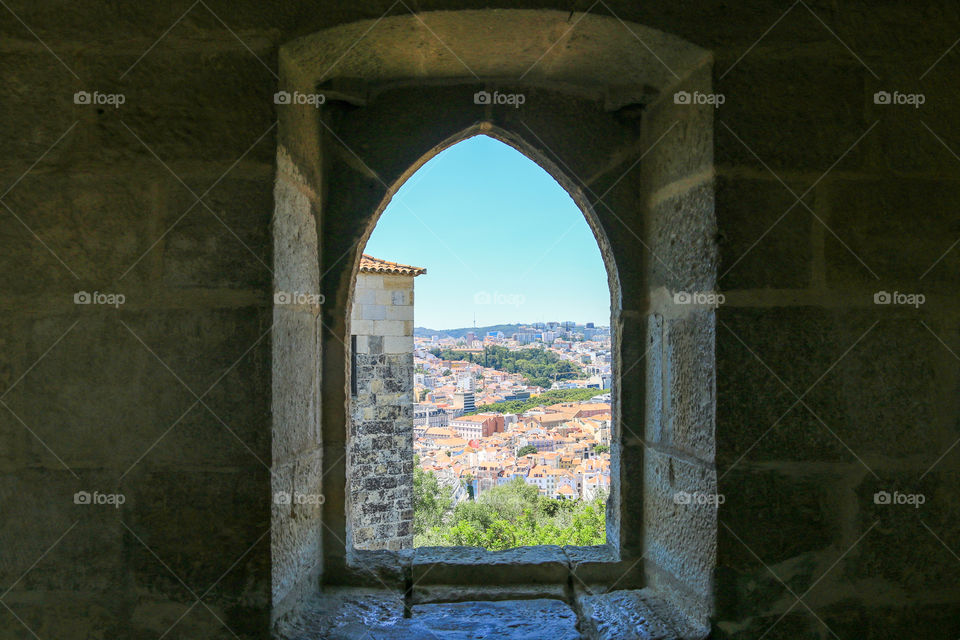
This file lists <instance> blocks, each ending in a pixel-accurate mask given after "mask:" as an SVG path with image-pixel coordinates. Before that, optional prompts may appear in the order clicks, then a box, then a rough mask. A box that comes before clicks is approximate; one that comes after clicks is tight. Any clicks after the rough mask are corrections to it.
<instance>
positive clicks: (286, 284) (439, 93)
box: [273, 10, 716, 629]
mask: <svg viewBox="0 0 960 640" xmlns="http://www.w3.org/2000/svg"><path fill="white" fill-rule="evenodd" d="M445 42H456V43H457V48H456V51H454V50H451V49H450V48H448V47H447V46H446V45H445V44H444V43H445ZM654 51H655V52H656V53H654ZM280 59H281V70H282V77H281V90H282V91H284V92H286V93H287V94H288V95H291V96H294V99H293V100H291V102H290V103H289V104H287V105H285V106H283V107H282V108H281V109H280V118H281V124H280V145H281V148H280V149H279V152H278V169H279V175H278V181H277V186H276V196H277V209H276V213H275V220H274V225H275V232H274V236H275V261H276V279H275V288H276V290H277V291H279V292H289V291H294V292H305V293H308V294H311V295H314V296H317V299H318V300H319V299H321V298H322V300H323V303H322V304H318V305H313V306H311V305H309V304H308V305H296V304H294V305H290V304H283V305H277V306H275V311H274V318H275V321H276V323H277V324H276V327H277V333H276V337H275V342H274V362H275V364H274V407H275V408H274V470H275V480H274V488H275V490H284V491H291V492H294V493H295V492H297V491H303V492H305V493H307V492H315V493H322V494H323V495H324V496H325V502H324V504H323V505H322V507H304V506H302V505H294V506H293V507H291V508H282V507H281V508H275V510H274V534H273V535H274V537H273V541H274V554H273V555H274V609H275V611H274V615H275V617H278V616H280V615H283V614H284V613H285V612H287V611H290V610H291V609H292V608H295V607H296V606H297V602H299V601H301V600H302V599H303V598H304V597H306V596H307V595H309V593H310V592H311V590H312V589H315V588H316V587H317V584H318V583H322V584H324V585H359V586H369V587H380V586H383V587H390V588H401V589H403V590H404V591H406V592H407V593H408V594H409V593H410V592H411V591H413V589H414V587H415V586H418V587H421V588H425V587H430V586H434V587H442V586H449V585H457V586H459V587H460V588H462V589H473V590H475V591H476V590H482V589H484V588H489V587H503V586H512V588H513V589H514V590H515V592H520V591H522V590H523V589H525V588H527V587H528V586H529V585H531V584H532V585H537V588H550V587H556V588H557V589H558V590H559V591H558V593H560V594H561V597H562V594H564V593H566V592H567V591H568V590H569V589H571V588H572V586H575V587H576V588H580V585H583V587H585V588H594V589H600V590H601V591H602V590H605V589H609V588H614V587H615V588H617V589H623V588H647V589H648V590H651V592H654V593H656V594H657V596H658V597H660V598H662V599H663V600H664V601H665V602H669V603H670V604H671V605H672V606H673V607H674V608H675V609H676V610H677V611H680V612H681V613H682V616H683V617H684V618H685V619H686V620H688V621H690V622H691V625H692V626H693V627H695V628H701V629H702V628H705V626H706V623H707V619H708V616H709V613H710V609H711V598H712V593H711V588H712V587H711V585H712V578H711V572H712V569H713V564H714V562H715V546H716V513H715V509H713V510H711V509H709V508H706V509H703V508H697V507H696V506H695V505H694V506H693V507H691V506H690V505H686V507H684V506H683V505H678V504H677V502H676V500H675V495H676V493H677V492H678V491H682V492H703V493H710V492H715V491H716V488H715V484H716V473H715V471H714V468H713V439H714V434H713V413H714V409H713V407H714V390H713V314H712V310H710V309H708V308H703V307H701V306H698V305H676V304H674V299H673V296H672V294H673V293H674V292H678V291H712V290H713V288H714V283H715V278H716V255H715V254H716V250H715V238H714V236H715V225H714V221H713V199H712V198H713V196H712V193H713V191H712V175H713V174H712V126H713V124H712V122H713V115H712V106H711V105H703V104H699V105H698V104H686V103H684V102H683V101H682V100H680V101H678V100H675V99H674V93H675V92H678V91H688V92H693V91H701V92H708V91H709V87H710V69H711V59H710V56H709V54H708V53H707V52H705V51H703V50H701V49H699V48H697V47H695V46H693V45H691V44H689V43H687V42H684V41H681V40H679V39H676V38H673V37H671V36H668V35H665V34H663V33H660V32H657V31H654V30H651V29H647V28H645V27H641V26H639V25H624V24H623V23H621V22H619V21H617V20H614V19H612V18H603V17H597V16H590V15H582V14H574V15H570V14H567V13H565V12H552V11H512V10H510V11H464V12H436V13H427V14H421V15H420V16H405V17H395V18H387V19H384V20H382V21H380V22H379V23H377V24H374V23H373V22H372V21H371V22H367V23H357V24H351V25H346V26H344V27H338V28H335V29H331V30H328V31H324V32H321V33H319V34H315V35H313V36H309V37H307V38H303V39H301V40H297V41H295V42H292V43H290V44H288V45H287V46H285V47H283V48H282V49H281V57H280ZM481 91H487V92H494V91H497V92H500V93H510V94H522V95H523V96H524V98H525V100H524V103H523V105H522V106H521V107H514V106H510V105H503V104H493V103H487V104H483V103H482V101H481V103H479V104H478V101H477V100H476V99H475V94H477V93H478V92H481ZM297 95H301V96H313V95H318V96H319V95H322V96H323V104H322V105H320V106H319V108H318V106H317V103H318V102H319V100H313V101H310V100H305V101H303V102H299V103H298V102H297V100H296V98H295V97H296V96H297ZM479 133H484V134H487V135H492V136H494V137H497V138H498V139H501V140H502V141H504V142H506V143H508V144H511V145H512V146H514V147H515V148H517V149H518V150H520V151H521V152H522V153H524V154H525V155H527V157H530V158H531V159H533V160H534V161H535V162H537V163H538V164H539V165H540V166H542V167H543V168H545V169H546V170H547V171H548V172H549V173H550V174H551V175H553V176H554V177H555V178H556V179H557V180H558V182H560V184H561V185H563V186H564V188H565V189H566V190H567V191H568V193H570V195H571V197H573V199H574V200H575V201H576V202H577V204H578V205H579V206H580V208H581V210H582V211H584V213H585V215H586V218H587V221H588V223H589V224H590V226H591V228H592V229H593V230H594V234H595V237H596V238H597V240H598V244H599V245H600V247H601V252H602V255H603V256H604V260H605V262H606V264H607V271H608V274H609V277H610V290H611V294H612V318H611V331H612V333H613V336H614V337H613V344H614V358H615V371H616V372H617V379H616V380H615V382H614V412H615V419H616V426H615V435H614V438H613V440H614V449H615V451H616V455H615V456H614V460H615V463H614V468H613V471H612V474H613V475H614V476H615V477H616V481H615V483H614V484H613V487H614V490H613V493H612V495H611V498H610V501H609V505H610V506H609V513H608V531H607V535H608V544H607V545H606V548H604V549H601V550H597V549H594V548H589V549H579V550H578V549H575V548H574V549H561V548H539V547H538V548H525V549H518V550H514V551H506V552H497V553H493V552H482V553H470V554H463V553H461V554H460V555H458V556H456V557H453V556H450V555H446V554H443V553H440V554H436V553H434V554H431V552H428V551H425V552H423V553H416V552H412V553H411V552H386V551H383V552H360V551H357V550H355V549H354V548H353V545H352V544H350V542H349V541H350V540H351V531H350V524H349V523H350V519H349V509H350V504H349V500H348V492H347V490H346V487H347V477H348V468H347V447H348V443H349V437H348V428H347V427H348V423H349V392H350V387H349V385H350V370H349V357H348V356H349V344H350V340H349V337H350V335H351V334H350V326H349V318H350V309H351V304H352V299H351V295H352V291H353V283H354V281H355V278H356V271H357V268H358V265H359V261H360V253H361V251H362V248H363V246H364V244H365V242H366V239H367V238H368V237H369V234H370V232H371V231H372V229H373V227H374V226H375V224H376V221H377V218H378V217H379V215H380V213H381V212H382V211H383V208H384V207H385V205H386V203H387V202H388V201H389V199H390V197H392V195H393V194H394V193H395V192H396V190H397V188H399V186H400V185H401V184H402V183H403V181H404V180H406V178H407V177H409V176H410V175H412V173H414V172H415V171H416V170H417V169H418V168H419V167H420V166H421V165H422V164H423V163H424V162H426V161H427V160H428V159H429V158H431V157H432V156H433V155H435V154H436V153H437V152H438V151H439V150H441V149H443V148H446V147H447V146H449V145H451V144H454V143H455V142H457V141H459V140H462V139H464V138H465V137H469V136H471V135H477V134H479ZM464 565H471V566H470V570H469V571H464ZM571 585H572V586H571Z"/></svg>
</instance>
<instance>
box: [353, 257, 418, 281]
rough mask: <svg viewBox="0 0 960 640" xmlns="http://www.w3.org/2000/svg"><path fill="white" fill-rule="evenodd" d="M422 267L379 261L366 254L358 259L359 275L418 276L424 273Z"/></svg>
mask: <svg viewBox="0 0 960 640" xmlns="http://www.w3.org/2000/svg"><path fill="white" fill-rule="evenodd" d="M426 272H427V270H426V269H424V268H423V267H414V266H411V265H409V264H400V263H399V262H390V261H389V260H381V259H380V258H374V257H373V256H369V255H367V254H363V256H362V257H361V258H360V273H390V274H394V275H399V276H414V277H416V276H419V275H421V274H424V273H426Z"/></svg>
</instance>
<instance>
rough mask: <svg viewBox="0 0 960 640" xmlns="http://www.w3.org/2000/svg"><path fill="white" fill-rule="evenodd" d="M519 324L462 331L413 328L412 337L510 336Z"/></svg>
mask: <svg viewBox="0 0 960 640" xmlns="http://www.w3.org/2000/svg"><path fill="white" fill-rule="evenodd" d="M522 326H523V325H521V324H494V325H491V326H489V327H477V328H476V329H474V328H473V327H463V328H462V329H428V328H426V327H414V329H413V335H414V336H415V337H417V338H430V337H433V336H439V337H441V338H442V337H444V336H447V337H448V338H463V337H465V336H466V335H467V334H468V333H470V332H471V331H473V332H474V333H476V334H477V335H478V336H485V335H487V332H489V331H503V333H504V335H506V336H508V337H509V336H510V335H511V334H514V333H516V332H517V331H519V330H520V327H522Z"/></svg>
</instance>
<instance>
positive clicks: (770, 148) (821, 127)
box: [714, 7, 876, 172]
mask: <svg viewBox="0 0 960 640" xmlns="http://www.w3.org/2000/svg"><path fill="white" fill-rule="evenodd" d="M797 8H798V9H799V8H801V7H797ZM796 18H797V16H794V19H796ZM811 18H812V17H811ZM824 33H828V32H827V31H826V30H824ZM731 64H732V61H731ZM868 74H869V72H868V71H867V70H866V69H865V68H863V67H862V66H860V65H859V64H856V63H855V62H854V61H852V62H851V63H850V64H847V62H846V60H843V59H840V58H839V55H838V59H833V60H831V61H830V62H827V61H825V60H815V59H807V60H805V61H804V63H798V61H797V59H796V58H793V57H781V56H763V55H747V56H746V57H744V58H743V60H741V61H740V62H739V63H737V65H736V67H734V69H733V71H731V72H730V73H729V75H727V76H726V77H724V78H723V79H720V80H718V81H717V82H716V84H715V85H714V90H715V91H717V92H719V93H722V94H723V95H724V96H725V97H726V101H725V102H724V103H723V105H722V106H721V107H720V109H719V110H718V111H717V116H716V117H717V120H719V122H720V124H719V126H717V127H716V150H715V152H714V153H715V159H716V162H717V163H718V164H720V165H733V166H747V167H756V168H757V169H758V170H760V169H763V165H762V164H760V163H759V162H758V161H757V159H756V157H755V156H754V154H756V155H757V156H759V158H760V159H761V160H762V161H763V163H765V164H766V165H767V166H769V167H771V168H772V169H773V170H774V171H777V172H783V171H784V170H787V169H789V170H793V171H796V170H802V169H809V170H811V171H816V172H824V171H827V169H829V168H830V167H831V165H833V164H834V163H835V162H837V160H839V159H840V158H841V156H844V153H845V152H847V149H848V148H850V147H851V146H852V145H854V143H855V142H856V141H857V139H858V138H860V137H861V136H862V135H863V134H864V133H866V132H867V130H868V129H869V127H870V125H871V124H872V122H873V121H872V119H869V120H868V119H867V118H866V117H865V114H864V109H863V104H864V99H865V95H866V86H865V82H866V80H865V79H866V77H867V76H868ZM724 124H726V126H724ZM728 127H729V128H728ZM875 134H876V132H875V131H873V132H871V133H869V134H867V135H875ZM738 138H740V139H739V140H738ZM741 140H742V142H741ZM744 143H746V144H744ZM862 143H863V140H861V144H862ZM865 153H866V148H865V147H864V146H860V145H859V144H858V145H856V146H854V147H853V148H852V149H851V150H850V151H849V153H847V154H846V156H844V157H843V160H841V161H840V162H839V164H837V166H836V167H834V169H833V170H834V171H836V170H838V169H839V170H844V169H850V168H854V167H860V166H862V164H863V161H864V160H863V159H864V156H865Z"/></svg>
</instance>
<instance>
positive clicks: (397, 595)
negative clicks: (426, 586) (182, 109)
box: [274, 588, 708, 640]
mask: <svg viewBox="0 0 960 640" xmlns="http://www.w3.org/2000/svg"><path fill="white" fill-rule="evenodd" d="M508 593H509V590H506V591H504V592H502V593H501V596H504V595H507V594H508ZM434 595H436V596H440V595H441V594H440V593H439V592H437V593H435V594H434ZM446 595H447V596H452V597H454V598H456V597H459V595H458V594H457V593H456V592H455V591H449V592H448V593H447V594H446ZM486 595H488V596H491V597H494V598H495V597H496V593H495V592H492V593H488V594H486ZM531 595H534V594H531ZM544 595H547V594H544ZM481 597H482V596H481ZM404 608H405V602H404V596H403V593H401V592H400V591H389V590H386V589H359V588H341V589H328V590H325V591H323V592H322V593H320V594H317V595H315V596H314V597H313V598H312V599H311V600H310V602H308V603H307V604H306V605H305V606H304V608H303V609H302V610H301V611H300V613H299V615H297V616H296V617H293V616H291V617H290V618H288V619H285V620H283V621H281V622H280V623H278V625H277V628H276V630H275V635H274V637H275V638H276V639H277V640H321V639H330V640H348V639H350V640H354V639H357V640H401V639H409V638H438V639H442V640H448V639H450V640H483V639H485V638H505V639H506V638H509V639H516V640H542V639H543V638H549V639H550V640H681V639H682V640H695V639H701V638H704V637H705V636H706V634H707V631H708V630H696V629H694V628H692V627H691V626H690V625H689V623H688V622H687V621H686V620H684V619H683V618H682V616H680V615H679V614H677V613H676V612H675V611H673V610H672V609H670V608H669V607H668V606H667V605H666V604H664V603H663V602H660V601H659V600H658V599H657V598H655V597H653V596H652V595H651V594H650V593H649V592H647V591H646V590H624V591H613V592H610V593H606V594H599V595H595V594H584V593H581V594H578V595H577V597H576V607H571V606H570V605H569V604H568V603H567V602H566V601H564V600H563V599H558V598H556V597H549V596H547V597H539V598H537V597H533V598H529V599H506V600H495V599H491V600H473V601H466V602H463V601H459V602H432V603H426V604H415V605H413V606H411V607H410V609H409V617H404Z"/></svg>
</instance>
